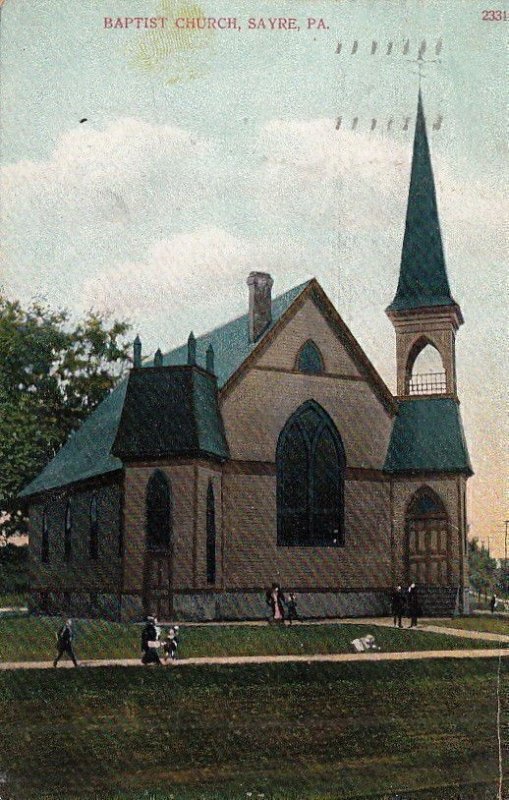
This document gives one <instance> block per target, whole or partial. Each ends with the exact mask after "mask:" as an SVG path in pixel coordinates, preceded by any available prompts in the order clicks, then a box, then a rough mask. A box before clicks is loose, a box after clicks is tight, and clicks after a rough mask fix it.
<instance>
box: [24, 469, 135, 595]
mask: <svg viewBox="0 0 509 800" xmlns="http://www.w3.org/2000/svg"><path fill="white" fill-rule="evenodd" d="M94 493H95V495H96V497H97V519H98V558H97V560H92V559H91V558H90V554H89V542H90V503H91V500H92V497H93V495H94ZM69 498H70V499H71V504H72V505H71V507H72V537H71V544H72V549H71V558H70V560H69V561H68V562H66V561H65V559H64V527H65V511H66V507H67V501H68V499H69ZM44 510H46V517H47V524H48V532H49V563H47V564H44V563H42V561H41V549H42V517H43V512H44ZM29 515H30V517H29V519H30V522H29V532H30V544H29V552H30V576H31V588H32V589H34V590H40V589H58V590H62V591H78V590H85V591H89V592H115V591H118V588H119V585H120V570H121V559H120V557H119V552H118V543H119V535H120V485H119V483H118V482H115V483H110V484H108V485H106V486H104V485H103V486H95V487H94V486H88V487H87V486H81V487H77V488H74V489H70V490H68V491H60V492H55V493H51V494H49V495H48V496H47V497H46V498H44V500H40V501H37V502H35V503H33V504H32V505H31V506H30V511H29Z"/></svg>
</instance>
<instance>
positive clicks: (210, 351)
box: [205, 344, 214, 375]
mask: <svg viewBox="0 0 509 800" xmlns="http://www.w3.org/2000/svg"><path fill="white" fill-rule="evenodd" d="M205 358H206V365H207V372H211V373H212V375H213V374H214V348H213V347H212V345H211V344H209V346H208V347H207V353H206V356H205Z"/></svg>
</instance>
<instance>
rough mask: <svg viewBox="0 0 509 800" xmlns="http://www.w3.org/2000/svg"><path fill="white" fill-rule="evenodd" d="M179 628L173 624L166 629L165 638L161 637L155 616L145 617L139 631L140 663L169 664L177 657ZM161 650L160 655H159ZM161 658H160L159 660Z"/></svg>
mask: <svg viewBox="0 0 509 800" xmlns="http://www.w3.org/2000/svg"><path fill="white" fill-rule="evenodd" d="M179 636H180V628H179V626H178V625H174V626H173V627H171V628H170V629H169V630H168V633H167V634H166V638H165V639H162V638H161V628H160V627H159V625H158V623H157V619H156V617H147V619H146V622H145V625H144V626H143V628H142V631H141V651H142V657H141V663H142V664H161V663H164V664H169V663H170V662H171V661H175V659H176V658H177V650H178V646H179ZM159 652H161V655H159ZM161 659H162V660H161Z"/></svg>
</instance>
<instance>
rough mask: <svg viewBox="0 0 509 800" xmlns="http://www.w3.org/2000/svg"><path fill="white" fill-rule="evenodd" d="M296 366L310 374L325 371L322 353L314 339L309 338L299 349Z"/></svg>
mask: <svg viewBox="0 0 509 800" xmlns="http://www.w3.org/2000/svg"><path fill="white" fill-rule="evenodd" d="M296 367H297V369H298V370H299V372H306V373H308V374H309V375H319V374H320V373H322V372H324V365H323V358H322V354H321V353H320V350H319V349H318V347H317V345H316V344H315V343H314V342H313V340H312V339H308V341H307V342H305V344H304V345H303V346H302V347H301V349H300V350H299V354H298V356H297V364H296Z"/></svg>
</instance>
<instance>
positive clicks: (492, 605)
mask: <svg viewBox="0 0 509 800" xmlns="http://www.w3.org/2000/svg"><path fill="white" fill-rule="evenodd" d="M496 607H497V596H496V595H495V594H494V595H493V596H492V598H491V600H490V609H491V613H492V614H494V613H495V609H496Z"/></svg>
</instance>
